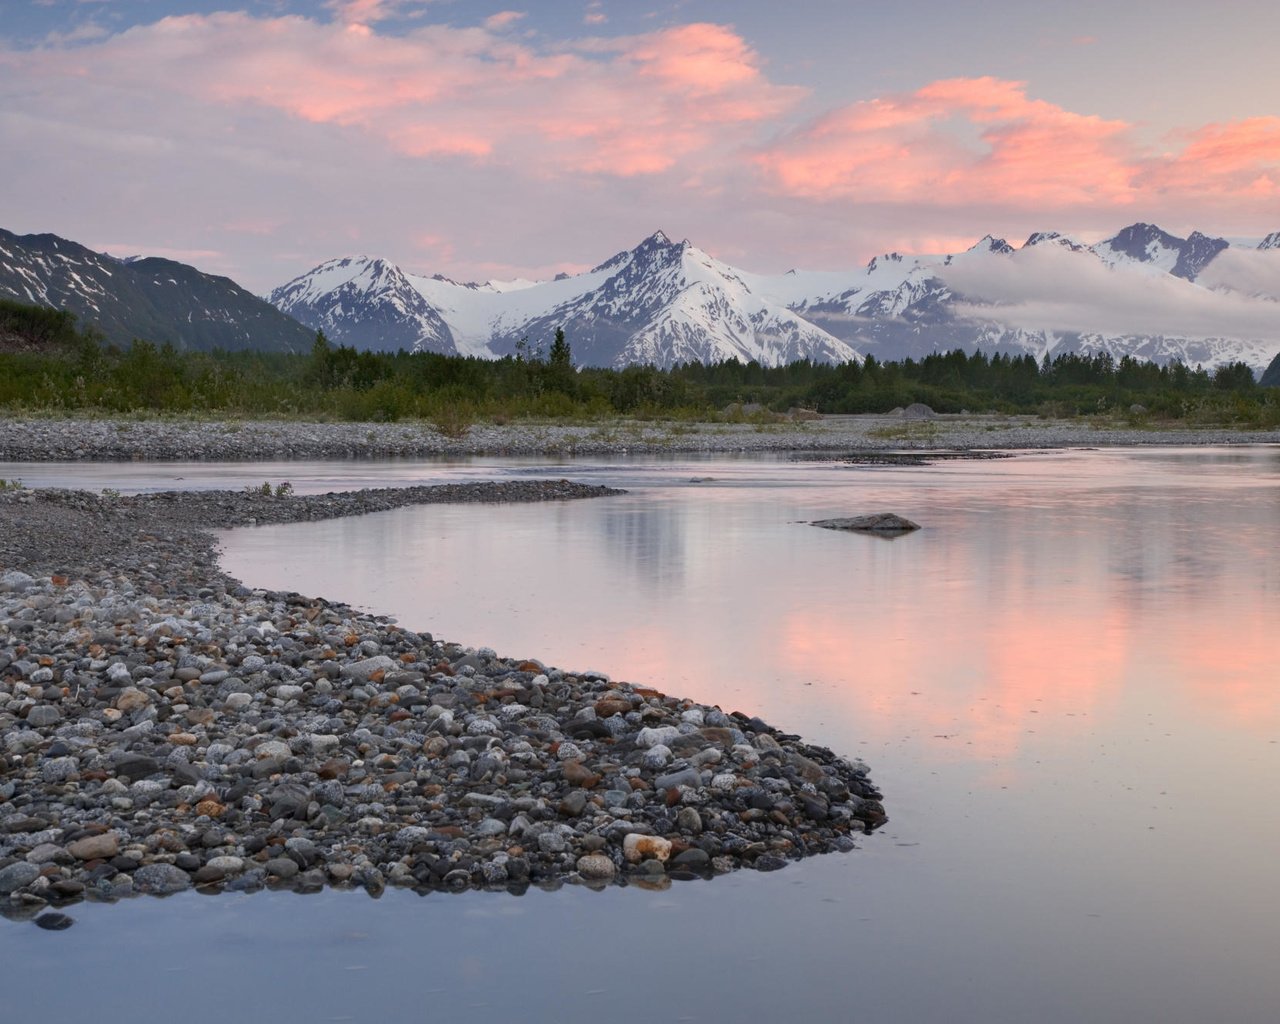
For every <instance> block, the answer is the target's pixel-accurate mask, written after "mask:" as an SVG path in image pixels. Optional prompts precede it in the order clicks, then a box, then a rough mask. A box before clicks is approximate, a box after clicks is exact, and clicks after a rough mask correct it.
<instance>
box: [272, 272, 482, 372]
mask: <svg viewBox="0 0 1280 1024" xmlns="http://www.w3.org/2000/svg"><path fill="white" fill-rule="evenodd" d="M270 300H271V302H272V304H273V305H275V306H276V308H278V309H280V310H281V311H283V312H285V313H287V314H289V316H291V317H293V318H294V319H295V320H298V321H299V322H301V323H304V324H306V325H307V326H308V327H313V328H315V329H316V330H321V331H324V333H325V334H326V335H327V336H328V338H329V339H330V340H331V341H335V342H338V343H339V344H343V345H349V346H351V347H352V348H358V349H371V350H374V351H384V350H390V351H395V350H396V349H406V350H409V351H414V352H442V353H446V354H452V353H455V352H457V346H456V345H455V344H454V341H453V333H452V332H451V331H450V330H449V325H448V324H446V323H445V322H444V320H443V319H442V318H441V316H440V314H439V313H438V312H437V311H436V310H435V308H434V307H433V306H432V305H431V303H429V302H428V301H427V300H426V299H424V298H423V297H422V296H421V295H420V294H419V293H418V291H417V290H416V289H415V288H414V287H413V285H412V284H410V283H409V280H408V278H407V277H406V276H405V275H404V273H402V272H401V270H400V268H399V267H396V266H394V265H392V264H390V263H388V262H387V261H386V260H381V259H374V258H371V257H368V256H353V257H348V258H346V259H338V260H329V262H327V263H322V264H320V266H318V267H316V268H315V269H314V270H312V271H309V272H308V273H306V274H303V275H302V276H301V277H297V278H294V279H293V280H292V281H290V282H289V283H288V284H286V285H281V286H280V287H279V288H277V289H275V291H273V292H272V293H271V296H270Z"/></svg>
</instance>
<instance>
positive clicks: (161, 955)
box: [0, 447, 1280, 1022]
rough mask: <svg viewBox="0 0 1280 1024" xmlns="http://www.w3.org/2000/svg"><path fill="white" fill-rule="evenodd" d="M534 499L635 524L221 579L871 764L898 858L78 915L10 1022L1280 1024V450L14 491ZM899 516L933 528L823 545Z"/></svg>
mask: <svg viewBox="0 0 1280 1024" xmlns="http://www.w3.org/2000/svg"><path fill="white" fill-rule="evenodd" d="M527 474H538V475H555V476H567V477H571V478H574V479H583V480H591V481H594V482H600V483H608V484H613V485H616V486H620V487H625V488H626V489H627V491H628V493H627V494H625V495H622V496H618V497H613V498H607V499H600V500H595V501H580V502H572V503H565V504H561V505H554V506H543V505H532V506H423V507H417V508H406V509H400V510H397V511H393V512H387V513H379V514H376V515H372V516H366V517H361V518H356V519H347V520H334V521H329V522H321V523H312V524H297V525H289V526H273V527H263V528H256V529H245V530H237V531H232V532H229V533H226V534H224V535H222V536H221V544H222V547H223V549H224V557H223V564H224V565H225V567H226V568H227V569H228V571H230V572H231V573H233V574H234V575H237V576H239V577H240V578H241V579H243V580H245V581H246V582H247V583H249V584H250V585H254V586H264V587H274V588H288V589H294V590H300V591H302V592H304V593H313V594H322V595H324V596H327V597H331V598H339V599H342V600H346V601H348V602H350V603H352V604H357V605H361V606H364V607H368V608H372V609H375V610H377V611H380V612H384V613H387V614H390V615H394V616H396V617H398V619H399V621H400V622H401V623H403V624H404V625H406V626H408V627H410V628H413V629H418V630H429V631H431V632H433V633H434V634H435V635H436V636H437V637H440V638H445V639H449V640H454V641H458V642H461V643H464V644H470V645H474V646H491V647H494V648H496V649H497V650H498V651H500V652H501V653H503V654H507V655H513V656H531V657H537V658H540V659H542V660H544V661H546V662H548V663H551V664H558V665H562V666H564V667H566V668H577V669H588V668H590V669H599V670H603V671H606V672H608V673H610V675H611V676H613V677H614V678H616V679H626V680H629V681H633V682H638V683H645V684H649V685H653V686H656V687H657V688H659V689H661V690H664V691H666V692H669V693H674V694H680V695H685V696H689V697H693V698H695V699H697V700H699V701H704V702H710V703H715V704H719V705H721V706H722V707H723V708H724V709H725V710H741V711H745V712H747V713H749V714H753V715H760V716H761V717H763V718H765V719H766V720H767V721H769V722H771V723H772V724H775V725H778V726H780V727H782V728H784V729H786V730H788V731H792V732H799V733H802V734H803V735H804V736H805V737H806V739H809V740H811V741H814V742H818V743H821V744H823V745H826V746H829V747H831V748H833V749H834V750H836V751H837V752H839V753H843V754H849V755H855V756H858V757H861V758H863V759H864V760H866V761H867V762H868V763H869V764H870V765H871V768H872V777H873V779H874V780H875V781H876V783H877V784H878V785H879V787H880V788H881V789H882V790H883V791H884V794H885V806H886V808H887V810H888V813H889V816H890V821H889V823H888V824H887V825H886V826H884V827H883V828H882V829H881V830H880V831H879V832H877V833H876V834H874V835H871V836H867V837H864V838H862V839H860V840H859V847H860V848H859V849H857V850H855V851H853V852H851V853H848V854H833V855H829V856H825V857H819V858H814V859H812V860H808V861H804V862H801V863H796V864H792V865H790V866H788V867H787V868H786V869H785V870H783V871H779V872H776V873H771V874H764V873H757V872H739V873H737V874H735V875H732V876H728V877H722V878H717V879H714V880H712V881H709V882H684V883H676V884H674V885H672V886H671V888H669V889H667V890H665V891H660V892H653V891H647V890H643V889H640V888H636V887H612V888H610V889H608V890H606V891H604V892H599V893H597V892H593V891H590V890H587V889H584V888H578V887H573V886H567V887H565V888H563V889H561V890H559V891H556V892H542V891H538V890H536V889H535V890H531V891H530V892H529V893H527V894H526V895H524V896H520V897H516V896H510V895H506V894H491V893H475V892H471V893H465V894H462V895H457V896H451V895H445V894H434V895H431V896H427V897H421V896H418V895H415V894H413V893H410V892H405V891H395V890H391V891H388V892H387V893H386V894H385V895H383V896H382V898H380V899H377V900H374V899H371V898H369V897H368V896H367V895H365V894H364V893H362V892H361V893H340V892H333V891H327V892H325V893H323V894H320V895H314V896H296V895H291V894H283V893H259V894H253V895H220V896H216V897H203V896H199V895H194V894H188V895H182V896H178V897H173V898H170V899H167V900H155V899H137V900H131V901H126V902H124V903H120V904H117V905H114V906H103V905H98V904H82V905H79V906H76V907H73V908H71V910H70V913H72V915H73V916H74V917H75V918H76V919H77V924H76V926H75V927H74V928H72V929H70V930H69V931H66V932H61V933H44V932H40V931H39V930H37V929H35V928H29V929H23V930H21V933H20V934H21V941H19V940H18V939H17V937H16V936H17V935H18V934H19V930H18V929H16V928H15V927H14V926H7V927H4V928H0V953H2V954H3V956H4V962H5V964H6V974H7V975H10V976H11V977H13V978H15V979H16V978H19V977H20V978H21V979H22V982H21V984H20V985H15V984H6V986H5V993H4V1004H5V1007H6V1009H7V1010H9V1011H10V1012H11V1013H13V1019H15V1020H21V1019H45V1020H74V1019H80V1018H82V1017H84V1016H85V1015H87V1014H90V1013H96V1014H98V1015H101V1009H102V1008H103V1007H106V1006H109V1007H112V1008H113V1009H112V1011H111V1013H110V1015H109V1019H121V1020H123V1019H138V1020H151V1019H167V1018H170V1017H173V1018H179V1017H180V1018H181V1019H183V1020H185V1021H189V1022H196V1021H215V1020H217V1021H221V1020H224V1019H226V1017H227V1015H228V1013H234V1014H235V1015H237V1016H241V1017H244V1018H246V1019H260V1018H265V1017H267V1016H270V1017H273V1018H276V1019H283V1020H295V1019H296V1020H313V1021H327V1020H356V1021H366V1020H367V1021H389V1020H396V1021H400V1020H405V1021H410V1020H412V1021H417V1020H421V1021H424V1022H425V1021H433V1020H440V1019H449V1020H455V1021H497V1020H514V1019H521V1020H537V1021H565V1022H578V1021H581V1022H588V1021H598V1020H601V1021H603V1020H608V1021H611V1022H630V1021H637V1022H639V1021H646V1022H647V1021H650V1020H653V1019H673V1020H681V1021H707V1022H714V1021H723V1020H730V1019H739V1018H743V1019H753V1020H800V1019H804V1020H811V1021H818V1020H837V1019H838V1020H857V1021H860V1022H864V1021H870V1022H881V1021H883V1022H924V1021H948V1022H971V1021H972V1022H979V1021H981V1022H993V1021H1011V1022H1012V1021H1037V1022H1057V1021H1062V1022H1067V1021H1071V1022H1075V1021H1081V1020H1090V1021H1112V1020H1114V1021H1145V1020H1153V1021H1154V1020H1160V1021H1167V1022H1181V1021H1188V1022H1190V1021H1204V1020H1214V1021H1219V1022H1252V1021H1259V1022H1261V1021H1271V1020H1274V1019H1275V1013H1276V1007H1280V972H1277V971H1276V970H1275V967H1274V954H1275V951H1276V950H1277V949H1280V913H1277V900H1276V891H1277V886H1276V883H1275V878H1274V873H1275V869H1274V864H1275V850H1276V849H1277V847H1278V846H1280V814H1278V813H1277V812H1276V810H1275V808H1274V800H1273V799H1272V794H1271V788H1272V787H1273V785H1274V783H1275V780H1277V779H1280V692H1278V689H1277V679H1278V678H1280V673H1277V672H1276V670H1275V668H1274V658H1275V655H1274V649H1275V636H1276V626H1277V624H1278V623H1280V553H1277V548H1278V545H1277V538H1280V450H1277V449H1276V448H1272V447H1248V448H1207V449H1206V448H1194V449H1191V448H1188V449H1161V448H1153V449H1131V450H1106V451H1065V452H1040V453H1027V454H1023V455H1020V456H1018V457H1016V458H1011V459H1003V460H996V461H950V462H943V463H940V464H937V465H934V466H931V467H865V466H850V465H843V464H839V463H819V462H789V461H787V460H785V459H762V458H748V457H742V458H731V457H715V458H702V459H688V458H682V459H670V460H663V459H654V458H635V459H626V458H618V459H614V460H588V459H584V460H577V461H554V460H539V459H523V460H499V459H488V460H471V461H468V462H461V463H451V462H424V461H409V460H404V461H396V462H388V463H367V462H366V463H303V464H298V463H292V464H269V463H267V464H252V465H246V464H227V465H199V464H185V465H176V464H175V465H157V464H133V465H128V466H114V467H113V466H104V465H99V466H56V465H54V466H43V467H40V466H24V467H17V468H16V469H15V467H12V466H7V467H6V466H0V476H19V477H21V478H22V479H24V480H25V481H26V482H27V483H28V484H29V485H35V484H41V483H61V484H69V483H77V484H79V485H83V486H89V487H94V488H97V487H106V486H111V487H115V488H117V489H122V490H139V489H149V488H153V487H168V486H197V487H199V486H236V487H239V486H244V485H245V484H248V483H260V482H261V481H262V480H264V479H265V480H270V481H272V482H279V481H281V480H284V479H288V480H290V482H291V483H292V484H293V486H294V487H295V489H297V490H299V491H314V490H325V489H330V488H339V487H348V486H371V485H387V484H392V483H408V482H414V483H419V482H432V481H436V480H440V481H444V480H455V479H459V478H477V477H490V478H491V477H499V478H501V477H510V476H519V475H527ZM178 478H180V479H178ZM882 510H891V511H895V512H899V513H901V514H903V515H906V516H908V517H909V518H911V519H914V520H916V521H917V522H919V523H921V524H922V525H923V527H924V528H923V529H922V530H920V531H919V532H917V533H914V534H911V535H908V536H905V537H902V538H899V539H896V540H892V541H887V540H882V539H878V538H875V537H867V536H859V535H850V534H842V533H837V532H833V531H826V530H819V529H815V528H813V527H811V526H809V525H806V523H807V522H808V521H810V520H814V519H820V518H825V517H830V516H840V515H849V514H856V513H860V512H871V511H882ZM69 974H70V975H74V977H75V979H76V985H75V986H74V987H72V986H70V985H68V984H67V982H66V979H67V976H68V975H69ZM5 1016H6V1017H7V1016H8V1014H6V1015H5Z"/></svg>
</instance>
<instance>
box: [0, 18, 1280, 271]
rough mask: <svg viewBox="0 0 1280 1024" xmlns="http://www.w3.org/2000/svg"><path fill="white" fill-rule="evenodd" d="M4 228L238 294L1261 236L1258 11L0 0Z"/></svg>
mask: <svg viewBox="0 0 1280 1024" xmlns="http://www.w3.org/2000/svg"><path fill="white" fill-rule="evenodd" d="M0 11H2V14H3V16H2V17H0V182H3V187H0V227H4V228H7V229H9V230H11V231H16V232H19V233H27V232H46V231H48V232H53V233H55V234H59V235H62V236H64V237H68V238H72V239H75V240H76V241H79V242H82V243H84V244H86V245H88V246H90V247H91V248H94V249H98V250H102V251H109V252H112V253H114V254H117V255H131V254H148V255H162V256H169V257H171V258H174V259H180V260H183V261H185V262H189V263H192V264H194V265H195V266H197V267H199V268H200V269H201V270H204V271H207V272H211V273H218V274H226V275H228V276H230V277H232V278H234V279H235V280H237V281H238V282H240V283H241V284H243V285H244V286H246V287H248V288H250V289H252V290H253V291H255V292H258V293H265V292H266V291H269V290H270V289H271V288H273V287H275V286H277V285H280V284H283V283H285V282H287V281H289V280H290V279H292V278H293V277H295V276H297V275H299V274H302V273H304V272H305V271H307V270H308V269H310V268H311V267H313V266H314V265H316V264H317V263H320V262H322V261H323V260H326V259H330V258H333V257H336V256H344V255H353V254H368V255H375V256H382V257H385V258H387V259H390V260H392V261H393V262H395V263H397V264H399V265H400V266H401V267H403V268H404V269H405V270H407V271H410V272H414V273H426V274H431V273H444V274H446V275H448V276H450V277H453V278H455V279H458V280H487V279H495V278H498V279H509V278H516V277H527V278H546V277H550V276H553V275H554V274H556V273H559V272H570V273H572V272H577V271H580V270H584V269H587V268H589V267H591V266H593V265H596V264H598V263H600V262H603V261H604V260H605V259H607V258H608V257H610V256H611V255H613V254H614V253H616V252H618V251H621V250H623V249H626V248H630V247H632V246H634V245H635V244H636V243H637V242H639V241H640V240H641V239H643V238H644V237H646V236H647V235H649V234H651V233H652V232H653V231H655V230H658V229H661V230H663V231H665V232H666V233H667V234H668V235H670V236H672V237H674V238H677V239H680V238H688V239H689V240H690V241H692V242H693V243H694V244H695V245H697V246H699V247H700V248H702V249H705V250H707V251H708V252H710V253H711V254H712V255H714V256H716V257H718V258H720V259H722V260H724V261H726V262H728V263H730V264H733V265H735V266H739V267H742V268H744V269H748V270H752V271H757V272H762V273H773V272H781V271H784V270H787V269H789V268H792V267H802V268H806V269H828V270H842V269H851V268H854V267H858V266H861V265H862V264H863V263H865V262H866V260H867V259H869V258H870V257H872V256H874V255H877V254H879V253H883V252H888V251H894V250H896V251H902V252H914V253H938V252H951V251H958V250H961V249H963V248H967V247H968V246H969V245H971V244H972V243H973V242H974V241H976V240H977V239H979V238H980V237H982V236H983V235H985V234H988V233H990V234H993V235H996V236H999V237H1006V238H1008V239H1009V240H1010V241H1011V242H1013V243H1014V244H1015V245H1016V244H1020V243H1021V242H1022V240H1024V239H1025V238H1026V236H1027V235H1028V234H1030V233H1031V232H1032V231H1039V230H1056V231H1061V232H1063V233H1067V234H1070V235H1073V236H1074V237H1077V238H1081V239H1083V240H1086V241H1095V240H1098V239H1101V238H1104V237H1107V236H1109V235H1111V234H1113V233H1114V232H1115V231H1117V230H1118V229H1119V228H1121V227H1123V226H1125V225H1127V224H1131V223H1134V222H1136V221H1148V222H1152V223H1156V224H1159V225H1160V226H1161V227H1163V228H1165V229H1166V230H1168V231H1171V232H1173V233H1174V234H1179V235H1185V234H1187V233H1189V232H1190V231H1191V230H1192V229H1199V230H1201V231H1204V232H1206V233H1208V234H1215V235H1225V236H1228V237H1243V238H1254V239H1259V238H1261V237H1262V236H1264V235H1266V234H1268V233H1269V232H1272V231H1276V230H1280V71H1278V70H1277V69H1276V66H1275V58H1274V42H1275V40H1276V39H1280V5H1277V4H1275V3H1274V2H1252V0H1247V2H1234V3H1233V2H1230V0H1224V2H1223V3H1221V4H1219V5H1216V6H1211V5H1206V4H1203V3H1199V2H1197V3H1194V4H1193V3H1187V2H1182V0H1175V2H1166V3H1159V4H1156V3H1146V2H1128V0H1113V2H1109V3H1099V2H1093V0H1083V2H1077V3H1072V4H1061V5H1053V8H1052V9H1048V8H1047V6H1046V5H1040V4H1031V3H1026V2H1025V0H1018V2H1013V0H987V2H984V3H982V4H981V5H979V4H965V3H956V2H955V0H948V2H935V0H897V2H895V3H891V4H890V3H885V2H883V0H873V2H872V0H868V2H863V0H843V2H837V0H795V2H792V3H788V4H779V3H777V2H775V0H767V2H765V0H739V2H717V0H684V2H671V0H667V2H654V0H625V2H624V0H573V2H569V0H539V2H537V3H529V4H526V5H523V6H522V5H520V4H515V3H513V4H511V5H509V6H508V5H503V4H501V3H487V2H480V0H466V2H463V0H433V2H423V0H0Z"/></svg>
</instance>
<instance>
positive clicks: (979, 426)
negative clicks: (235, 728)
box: [0, 414, 1280, 462]
mask: <svg viewBox="0 0 1280 1024" xmlns="http://www.w3.org/2000/svg"><path fill="white" fill-rule="evenodd" d="M1260 443H1268V444H1275V443H1280V431H1275V430H1272V431H1240V430H1231V429H1227V428H1221V427H1217V428H1200V429H1184V428H1178V429H1148V430H1143V429H1137V428H1130V427H1118V426H1115V425H1112V424H1103V423H1100V422H1090V421H1084V420H1043V419H1040V418H1038V417H1034V416H1000V415H981V416H979V415H972V416H971V415H964V414H959V415H938V416H934V417H933V418H931V419H926V420H904V419H903V418H902V417H901V416H897V415H883V416H871V415H868V416H821V417H819V418H817V419H803V420H799V421H794V422H792V421H785V422H778V423H756V424H753V423H684V422H670V421H666V422H664V421H655V422H650V421H636V420H617V421H609V422H605V423H601V424H528V423H519V424H507V425H503V426H497V425H492V424H488V425H483V424H478V425H475V426H472V427H471V428H469V429H468V430H467V431H466V433H465V434H464V435H463V436H461V437H447V436H445V435H443V434H441V433H439V432H438V431H437V430H436V429H435V428H434V427H432V426H431V425H430V424H426V423H304V422H296V421H290V422H284V421H274V420H273V421H247V420H246V421H228V422H219V421H202V420H178V419H172V420H169V419H159V420H92V419H54V418H50V419H0V461H11V462H49V461H84V460H93V461H130V460H179V461H186V460H198V461H210V460H214V461H242V460H273V459H343V458H348V459H350V458H361V459H382V458H395V457H424V456H466V455H481V454H483V455H544V454H554V455H574V454H576V455H613V454H618V453H622V452H627V453H631V454H643V453H654V454H660V453H674V452H682V453H701V452H745V451H755V452H838V451H902V450H934V449H950V450H954V451H982V450H1009V449H1019V450H1021V449H1032V448H1073V447H1104V446H1105V447H1115V446H1131V445H1188V444H1260Z"/></svg>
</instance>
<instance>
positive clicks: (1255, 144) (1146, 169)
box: [756, 77, 1280, 219]
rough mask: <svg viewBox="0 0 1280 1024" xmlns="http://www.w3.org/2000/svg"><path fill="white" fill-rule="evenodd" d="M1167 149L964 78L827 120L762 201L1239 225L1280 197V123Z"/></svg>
mask: <svg viewBox="0 0 1280 1024" xmlns="http://www.w3.org/2000/svg"><path fill="white" fill-rule="evenodd" d="M1171 141H1172V142H1173V144H1174V145H1173V148H1172V150H1171V151H1170V152H1168V153H1163V154H1154V153H1152V152H1150V151H1149V150H1148V149H1147V148H1146V147H1145V146H1144V145H1143V144H1142V143H1141V142H1140V141H1139V139H1138V136H1137V133H1136V132H1135V131H1134V128H1133V126H1132V125H1130V124H1128V123H1127V122H1124V121H1118V120H1108V119H1104V118H1101V117H1097V116H1094V115H1089V114H1080V113H1076V112H1074V111H1070V110H1067V109H1065V108H1063V107H1061V106H1058V105H1056V104H1053V103H1050V102H1047V101H1045V100H1039V99H1034V98H1032V97H1030V96H1028V94H1027V91H1026V87H1025V85H1024V83H1021V82H1010V81H1005V80H1002V79H996V78H989V77H988V78H963V79H947V80H944V81H938V82H933V83H930V84H928V85H926V86H924V87H922V88H920V89H918V90H916V91H915V92H912V93H906V94H900V95H892V96H884V97H879V98H876V99H872V100H866V101H863V102H859V103H855V104H852V105H850V106H848V107H844V108H842V109H840V110H836V111H833V112H831V113H828V114H826V115H825V116H823V117H820V118H818V119H816V120H814V121H812V122H810V123H809V124H807V125H804V126H802V127H799V128H797V129H794V130H792V131H790V132H787V133H785V134H784V135H782V136H781V137H780V138H779V139H778V140H777V141H776V142H775V143H773V144H772V145H770V146H769V147H767V148H766V149H764V150H763V151H761V152H760V153H759V154H758V155H757V157H756V163H757V167H758V168H759V169H760V170H761V171H762V172H763V174H764V178H765V182H766V184H767V187H769V188H771V189H773V190H775V191H777V192H780V193H783V194H785V195H789V196H794V197H800V198H803V199H816V200H838V201H853V202H859V203H866V202H891V203H897V204H903V205H906V204H910V205H912V206H914V207H916V208H919V209H935V210H936V209H939V208H951V209H963V208H966V207H972V206H979V205H981V206H986V207H990V208H994V209H999V210H1003V211H1005V212H1006V213H1015V214H1021V217H1022V219H1025V216H1026V215H1027V214H1032V213H1037V212H1038V213H1040V214H1041V215H1044V214H1045V213H1047V212H1049V211H1054V212H1063V211H1066V212H1072V211H1074V212H1077V213H1087V214H1088V215H1089V216H1091V217H1093V218H1095V219H1096V217H1097V215H1098V214H1099V213H1104V214H1105V212H1106V211H1108V210H1111V211H1114V215H1115V216H1117V217H1127V216H1130V215H1135V214H1133V212H1132V211H1133V210H1134V209H1135V208H1137V209H1141V210H1144V211H1148V212H1147V213H1145V214H1144V215H1146V216H1153V217H1154V216H1158V215H1160V214H1161V211H1168V210H1170V209H1174V210H1178V211H1179V212H1178V214H1177V216H1178V217H1179V218H1183V219H1185V218H1186V216H1187V211H1188V210H1189V209H1195V208H1200V209H1206V210H1213V211H1214V212H1216V213H1219V214H1221V213H1226V212H1230V210H1234V211H1235V215H1236V216H1237V217H1240V216H1246V215H1249V214H1250V213H1251V211H1256V208H1257V203H1258V201H1259V200H1274V199H1275V198H1276V197H1277V196H1280V118H1276V117H1255V118H1250V119H1247V120H1242V121H1236V122H1229V123H1225V124H1211V125H1205V126H1203V127H1199V128H1196V129H1193V130H1190V131H1187V132H1185V133H1183V134H1182V135H1181V136H1180V137H1179V138H1176V139H1173V140H1171ZM1254 215H1256V213H1254Z"/></svg>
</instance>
